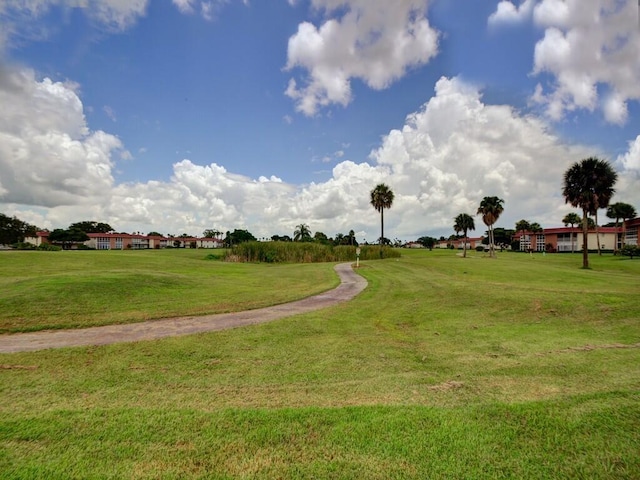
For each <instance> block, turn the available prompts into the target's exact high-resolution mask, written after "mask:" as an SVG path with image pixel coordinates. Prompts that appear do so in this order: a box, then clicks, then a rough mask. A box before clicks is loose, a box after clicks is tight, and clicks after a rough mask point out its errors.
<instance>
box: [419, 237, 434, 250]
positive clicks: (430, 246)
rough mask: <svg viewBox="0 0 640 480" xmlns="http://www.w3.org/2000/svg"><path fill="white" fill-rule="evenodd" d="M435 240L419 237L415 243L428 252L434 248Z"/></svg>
mask: <svg viewBox="0 0 640 480" xmlns="http://www.w3.org/2000/svg"><path fill="white" fill-rule="evenodd" d="M436 241H437V240H436V239H435V238H433V237H420V238H419V239H418V240H417V242H418V243H420V244H422V245H423V246H424V247H425V248H428V249H429V250H433V247H435V246H436Z"/></svg>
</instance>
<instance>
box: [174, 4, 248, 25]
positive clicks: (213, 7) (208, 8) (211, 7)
mask: <svg viewBox="0 0 640 480" xmlns="http://www.w3.org/2000/svg"><path fill="white" fill-rule="evenodd" d="M171 1H172V2H173V4H174V5H175V6H176V7H177V8H178V10H179V11H180V12H181V13H183V14H185V15H191V14H194V13H196V12H197V11H199V12H200V15H201V16H202V18H204V19H205V20H208V21H211V20H213V19H214V17H215V15H216V13H217V12H218V10H220V9H221V8H222V7H223V6H224V5H226V4H227V3H229V1H230V0H209V1H206V0H171ZM243 3H244V5H248V2H247V1H246V0H244V1H243Z"/></svg>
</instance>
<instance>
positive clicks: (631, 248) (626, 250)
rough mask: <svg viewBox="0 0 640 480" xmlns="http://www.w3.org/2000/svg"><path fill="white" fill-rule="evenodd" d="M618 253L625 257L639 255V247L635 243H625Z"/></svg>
mask: <svg viewBox="0 0 640 480" xmlns="http://www.w3.org/2000/svg"><path fill="white" fill-rule="evenodd" d="M620 254H621V255H624V256H625V257H630V258H631V259H633V257H640V248H638V246H637V245H625V246H624V247H622V248H621V249H620Z"/></svg>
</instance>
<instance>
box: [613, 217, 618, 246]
mask: <svg viewBox="0 0 640 480" xmlns="http://www.w3.org/2000/svg"><path fill="white" fill-rule="evenodd" d="M618 235H619V233H618V217H616V239H615V241H614V242H613V254H614V255H618Z"/></svg>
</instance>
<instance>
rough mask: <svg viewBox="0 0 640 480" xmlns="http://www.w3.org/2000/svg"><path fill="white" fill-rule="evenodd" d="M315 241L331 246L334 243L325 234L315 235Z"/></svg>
mask: <svg viewBox="0 0 640 480" xmlns="http://www.w3.org/2000/svg"><path fill="white" fill-rule="evenodd" d="M313 241H314V242H317V243H320V244H322V245H331V244H332V243H333V241H332V240H331V239H330V238H329V237H327V235H326V234H324V233H323V232H316V233H314V234H313Z"/></svg>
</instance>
